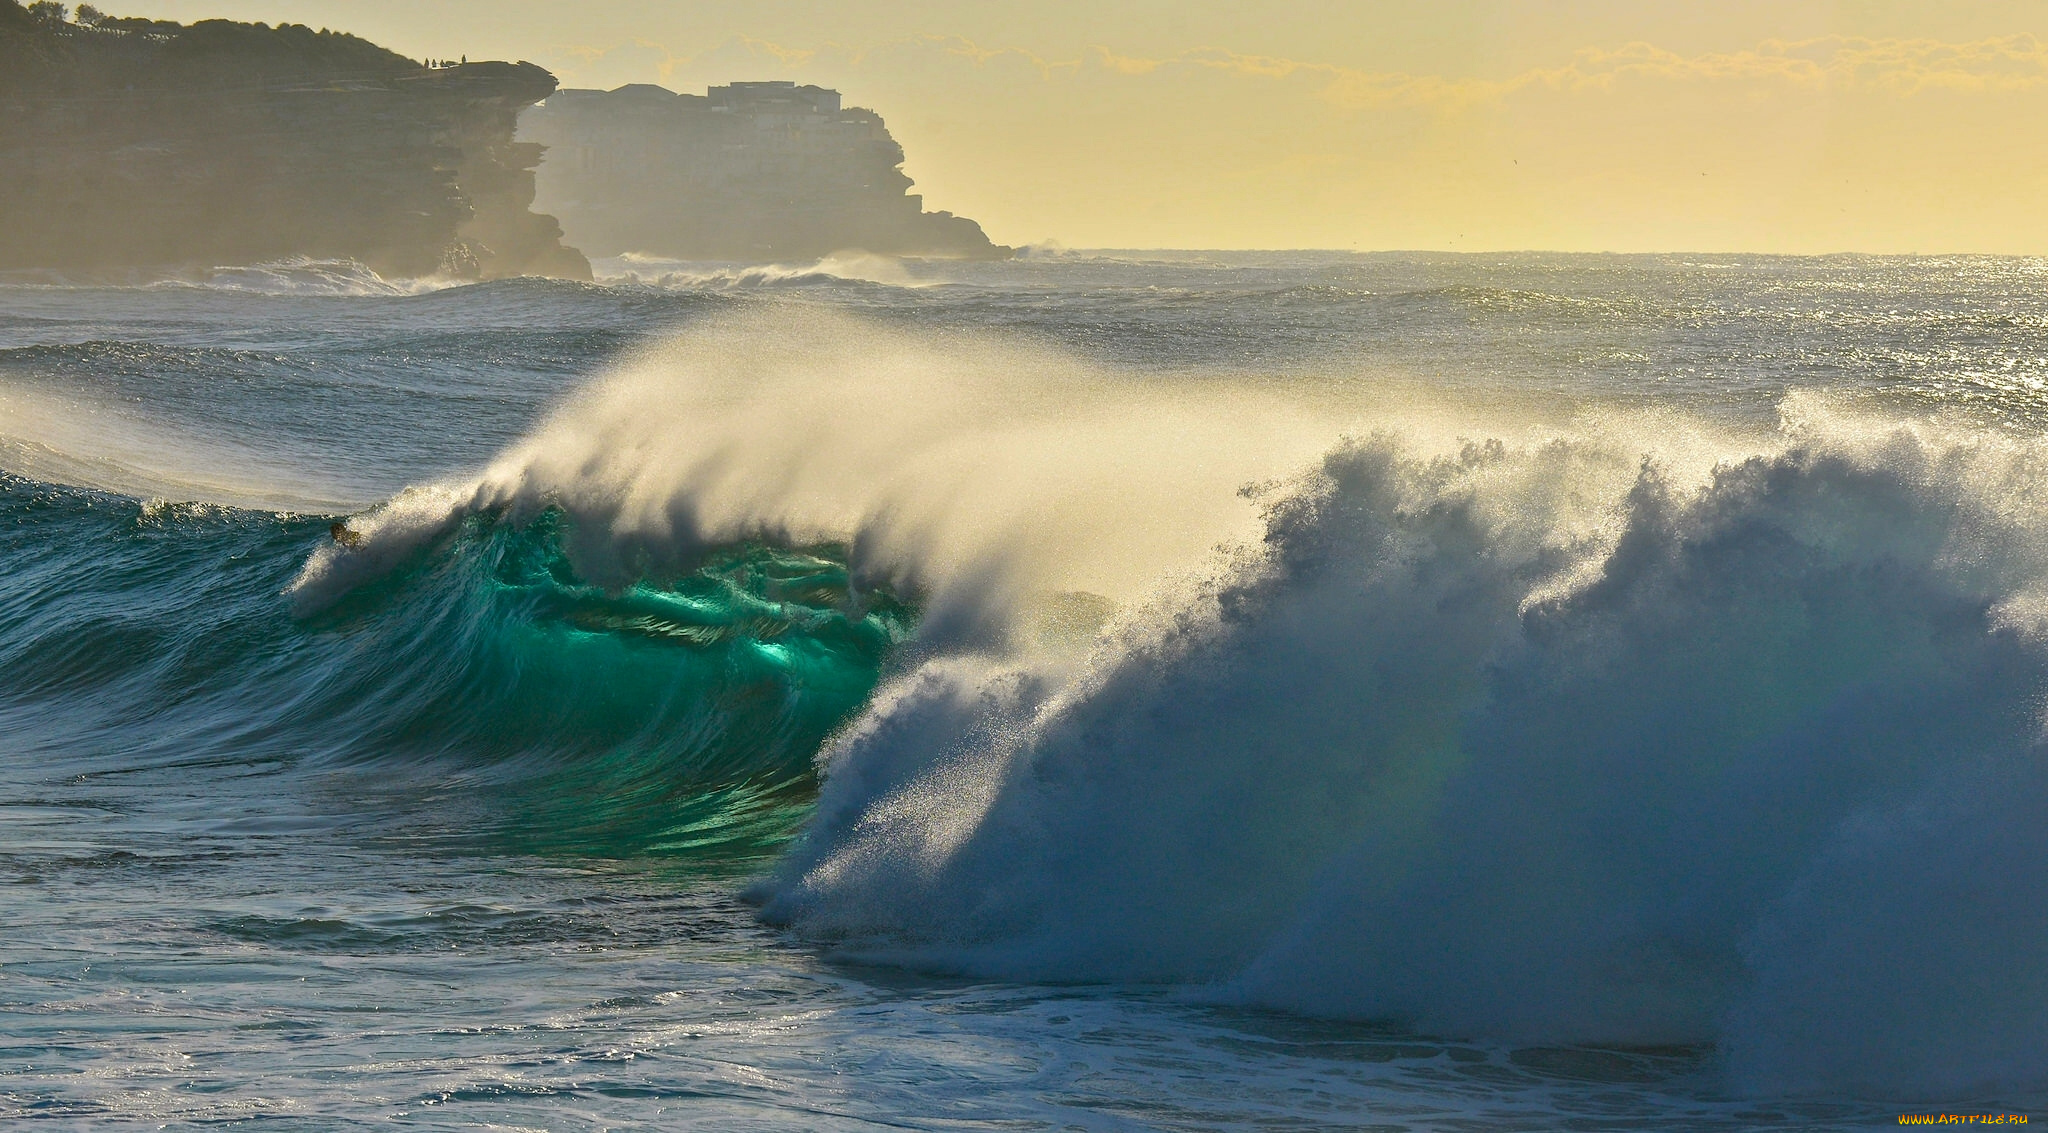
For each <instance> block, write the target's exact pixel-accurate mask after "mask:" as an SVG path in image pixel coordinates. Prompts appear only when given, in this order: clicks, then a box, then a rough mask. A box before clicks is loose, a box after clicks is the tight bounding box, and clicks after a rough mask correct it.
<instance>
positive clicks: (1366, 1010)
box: [289, 311, 2048, 1096]
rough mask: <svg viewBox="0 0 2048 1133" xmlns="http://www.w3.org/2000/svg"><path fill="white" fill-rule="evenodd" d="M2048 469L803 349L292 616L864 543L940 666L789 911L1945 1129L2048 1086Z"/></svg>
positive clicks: (476, 507)
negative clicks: (1679, 1059)
mask: <svg viewBox="0 0 2048 1133" xmlns="http://www.w3.org/2000/svg"><path fill="white" fill-rule="evenodd" d="M2044 472H2048V449H2044V448H2043V447H2042V446H2041V445H2039V444H2036V443H2032V442H2026V441H2019V440H2014V439H2011V438H2009V437H2003V436H1997V435H1992V434H1990V433H1986V432H1982V431H1976V430H1973V429H1971V428H1969V427H1966V426H1963V425H1951V424H1943V423H1941V422H1935V421H1927V420H1887V419H1880V418H1874V417H1870V416H1867V415H1866V416H1857V415H1852V414H1850V413H1847V412H1846V411H1838V410H1837V409H1835V408H1834V407H1832V406H1831V405H1830V404H1829V403H1828V402H1827V400H1826V399H1825V398H1821V397H1817V396H1813V395H1800V396H1796V397H1794V398H1792V399H1789V400H1788V401H1786V402H1785V404H1784V405H1783V407H1782V417H1781V420H1780V421H1779V422H1778V424H1777V425H1776V426H1775V427H1771V428H1764V429H1759V430H1757V431H1756V432H1754V433H1753V434H1750V435H1743V436H1738V435H1727V434H1721V433H1716V432H1715V431H1713V430H1710V429H1708V428H1707V427H1705V426H1704V425H1701V424H1699V423H1697V422H1693V421H1690V420H1688V419H1687V418H1685V417H1684V416H1683V415H1681V414H1670V415H1664V416H1652V415H1649V414H1644V413H1640V412H1635V413H1623V412H1607V411H1601V410H1599V409H1598V408H1597V407H1582V408H1581V409H1580V410H1579V411H1578V412H1577V413H1576V415H1572V416H1569V417H1568V419H1566V420H1564V421H1563V422H1562V423H1559V424H1552V425H1546V426H1542V427H1535V426H1529V425H1526V424H1523V425H1509V424H1504V423H1503V422H1500V421H1497V420H1493V421H1490V420H1488V419H1487V418H1486V417H1485V416H1484V415H1483V413H1481V412H1479V411H1475V410H1473V409H1471V408H1470V407H1460V406H1453V405H1440V404H1439V405H1432V404H1429V403H1428V402H1427V401H1426V400H1416V399H1414V398H1413V397H1412V396H1411V397H1410V398H1409V399H1408V400H1405V401H1402V402H1400V403H1392V402H1389V403H1386V404H1379V405H1367V406H1363V407H1360V406H1356V405H1353V406H1349V407H1344V408H1343V409H1341V410H1340V409H1336V408H1333V407H1331V406H1329V405H1316V404H1312V403H1310V402H1309V401H1307V400H1305V399H1302V398H1293V397H1289V396H1285V395H1283V394H1281V393H1275V392H1273V391H1271V390H1268V389H1265V388H1263V387H1261V386H1259V385H1258V384H1257V383H1252V382H1240V383H1236V384H1231V385H1220V384H1214V383H1212V384H1209V385H1205V386H1202V387H1200V388H1180V387H1175V386H1173V385H1172V383H1168V382H1161V381H1157V380H1152V381H1146V380H1140V379H1133V378H1128V377H1119V376H1118V375H1115V374H1111V373H1105V372H1101V371H1095V370H1091V369H1090V368H1089V367H1087V366H1086V365H1085V364H1082V363H1079V362H1076V361H1075V360H1073V359H1071V358H1065V357H1060V356H1057V355H1054V354H1051V353H1049V352H1045V351H1041V350H1037V349H1035V348H1031V347H1028V346H1024V345H1020V344H1018V343H1015V342H1002V341H992V340H989V339H986V338H974V337H968V336H962V337H960V338H958V339H954V340H947V341H942V342H936V343H934V342H933V341H931V340H929V339H928V338H927V339H918V338H915V337H912V336H909V335H902V334H896V333H893V332H885V331H881V330H877V329H876V328H874V327H871V326H865V325H862V324H858V323H855V322H852V321H849V320H846V319H843V318H839V317H836V316H830V315H827V314H823V313H819V312H807V313H799V312H791V311H769V312H755V313H753V314H749V315H745V316H742V317H740V318H737V319H731V320H726V321H724V322H720V323H712V324H706V325H705V326H703V327H700V328H698V330H697V331H695V332H693V333H692V334H691V335H690V336H688V337H686V338H683V339H680V340H677V341H675V342H673V343H670V344H668V345H666V346H664V347H661V348H659V349H657V350H654V351H651V352H649V353H648V354H647V355H645V356H644V357H642V358H640V359H638V360H637V361H635V362H633V363H630V364H628V365H627V366H625V367H624V368H622V370H621V371H620V372H619V373H618V374H617V375H615V376H614V377H613V378H611V379H609V380H608V381H607V382H605V383H602V384H600V385H599V386H598V387H596V388H594V389H592V390H590V391H588V392H587V393H586V394H585V395H583V396H582V397H580V398H578V399H575V400H573V401H572V402H571V403H569V404H567V405H565V406H564V407H563V409H562V410H561V411H560V412H559V413H558V414H557V415H556V416H555V417H554V418H553V419H552V420H550V421H549V422H547V423H546V424H544V425H543V426H542V427H541V428H539V429H537V430H536V431H535V432H534V433H533V434H532V435H531V436H530V437H529V438H528V439H527V440H526V441H524V442H521V443H520V444H518V445H515V446H514V447H513V448H511V449H509V450H507V452H506V453H504V454H503V456H502V457H501V458H500V459H499V460H498V461H497V462H495V463H494V464H493V465H492V466H491V467H490V468H488V469H487V470H485V471H484V472H483V473H482V474H481V475H480V476H478V477H476V478H474V479H472V480H467V481H462V482H455V483H449V484H443V485H439V486H430V487H425V488H421V489H417V490H414V491H412V492H410V493H407V494H405V495H402V496H400V497H398V498H395V499H394V500H392V501H390V502H389V503H387V504H386V505H384V506H383V507H381V508H380V509H377V510H374V511H372V512H370V513H367V514H365V515H363V516H360V517H357V518H356V519H355V520H352V521H351V522H352V525H353V526H352V528H351V530H352V532H354V534H353V535H352V536H351V540H352V541H353V543H354V545H353V546H343V545H341V544H338V543H337V544H330V545H327V546H323V547H322V548H321V549H320V550H318V551H316V552H315V553H314V554H313V555H312V556H311V557H310V558H309V559H308V560H307V561H306V563H305V564H304V566H303V568H302V569H301V570H300V572H299V574H298V576H297V577H296V579H295V580H294V581H293V582H292V584H291V586H290V588H289V589H290V593H291V595H292V598H293V601H294V602H295V603H296V605H297V607H298V609H299V610H300V612H301V614H302V615H303V616H305V617H309V618H322V617H333V616H336V615H335V613H334V611H337V610H343V609H346V608H347V606H348V603H350V602H354V601H358V600H360V595H361V594H363V593H365V592H372V591H374V590H375V589H376V588H377V587H378V586H381V585H384V584H385V583H384V582H383V581H382V580H384V579H386V578H387V577H388V576H389V575H390V573H391V572H392V571H394V570H397V569H399V566H400V564H403V563H407V562H413V561H416V559H417V556H418V555H419V554H420V553H421V550H420V549H421V548H422V547H427V546H435V545H441V544H443V543H444V542H445V541H446V540H448V539H450V538H452V537H455V536H454V534H453V533H456V532H460V531H464V530H469V529H471V528H473V527H474V526H475V525H478V524H483V525H485V526H487V527H488V528H490V529H491V530H498V529H504V530H513V531H519V530H527V529H528V528H529V527H530V526H531V525H533V524H535V523H559V524H560V526H559V528H557V529H556V530H557V531H558V536H559V546H560V550H561V562H562V563H563V564H564V567H563V569H564V570H567V571H569V572H571V573H572V574H573V576H574V577H576V578H578V579H585V580H589V582H588V583H587V584H586V585H590V586H593V587H597V588H599V591H603V592H605V593H613V592H617V588H619V587H621V586H631V585H637V583H636V582H635V581H634V580H639V579H647V578H661V577H676V576H678V572H684V571H688V570H693V569H701V567H702V564H704V563H705V562H707V561H710V560H709V559H707V556H711V557H712V558H715V557H716V555H717V554H719V553H722V552H720V550H719V549H721V548H733V547H760V548H801V547H807V546H823V545H829V546H833V547H838V548H843V562H844V564H845V568H844V569H845V574H844V582H843V586H842V587H841V589H840V590H839V591H837V592H836V593H837V596H836V597H835V598H834V599H833V601H832V603H829V604H828V605H829V606H830V608H831V609H833V610H836V611H838V613H837V614H835V615H834V616H837V617H840V618H842V619H850V620H849V621H848V624H854V623H855V622H859V621H860V620H861V619H862V618H865V617H867V616H869V615H868V614H867V613H866V610H867V607H866V605H865V603H866V602H867V601H868V600H869V599H868V597H867V596H869V595H873V594H878V593H884V594H904V595H915V596H916V597H917V600H918V602H919V606H920V615H919V616H920V621H919V628H918V630H917V631H916V633H915V634H913V635H911V636H909V637H908V638H907V639H904V640H901V641H896V640H895V639H894V638H891V639H889V640H890V641H892V642H894V643H893V644H889V645H888V646H887V648H886V654H887V656H886V657H884V656H883V655H882V652H883V651H876V652H873V653H864V654H863V655H862V656H864V657H871V658H873V660H872V667H871V668H867V669H864V670H862V671H866V672H870V673H879V674H880V676H881V678H882V683H881V685H880V686H879V688H878V689H877V690H876V691H875V692H874V694H873V696H872V699H871V700H869V701H868V702H867V704H866V707H865V708H864V709H863V710H861V711H859V712H858V714H857V715H854V716H853V717H852V718H851V719H850V720H849V721H848V722H847V723H845V724H844V725H842V726H840V727H838V728H837V730H836V731H833V732H832V733H831V735H830V738H829V740H825V741H823V742H822V747H821V751H820V754H819V755H818V767H819V769H820V772H821V776H822V787H821V794H820V796H819V798H818V802H817V805H816V811H815V814H814V815H813V816H812V818H811V820H810V826H809V830H808V833H807V834H806V835H805V836H804V838H803V840H802V841H801V842H800V843H799V844H798V846H797V847H796V848H795V849H794V850H793V851H792V852H791V853H790V854H789V856H788V857H787V858H786V859H785V860H784V861H783V863H782V864H781V866H780V867H779V868H778V869H777V871H776V872H775V874H774V875H773V876H772V877H771V878H769V879H768V880H766V881H765V882H763V883H761V884H760V885H759V887H758V888H757V890H756V891H755V894H754V895H755V897H756V898H757V899H758V900H759V901H760V902H761V903H762V906H763V914H764V916H766V917H767V918H768V919H770V920H771V921H774V922H776V923H780V924H784V925H788V926H791V927H793V928H794V929H795V930H797V931H798V932H801V933H803V934H806V935H808V936H811V937H813V938H816V939H818V940H821V941H826V942H830V943H831V944H832V945H833V946H835V947H836V948H837V949H839V950H841V952H842V953H843V954H845V955H848V956H851V957H858V958H861V959H865V960H879V961H885V962H891V963H900V964H908V965H915V966H919V967H926V968H934V969H942V970H949V971H957V972H964V973H973V974H977V975H985V976H998V977H1012V978H1026V979H1034V980H1112V981H1164V982H1168V983H1173V984H1179V985H1183V986H1184V987H1186V988H1187V989H1188V990H1189V994H1193V995H1197V996H1200V997H1204V998H1210V999H1214V1000H1217V1001H1220V1002H1228V1003H1236V1004H1248V1005H1258V1006H1266V1007H1277V1008H1284V1009H1287V1010H1292V1011H1300V1012H1307V1013H1311V1014H1317V1015H1327V1016H1338V1017H1359V1018H1397V1019H1402V1020H1406V1021H1407V1022H1409V1023H1411V1024H1413V1025H1414V1026H1417V1027H1420V1028H1423V1029H1425V1030H1429V1031H1433V1032H1439V1033H1449V1034H1458V1035H1466V1036H1477V1037H1492V1038H1502V1039H1509V1040H1515V1041H1543V1042H1560V1041H1563V1042H1571V1041H1588V1042H1606V1043H1644V1044H1667V1043H1711V1044H1715V1045H1716V1046H1717V1047H1718V1048H1719V1051H1720V1053H1721V1057H1722V1058H1723V1059H1724V1060H1725V1063H1726V1065H1727V1068H1728V1070H1729V1073H1730V1074H1731V1075H1732V1078H1733V1080H1734V1081H1736V1082H1737V1083H1739V1084H1740V1085H1742V1086H1743V1087H1744V1088H1745V1089H1748V1090H1753V1091H1758V1092H1766V1093H1788V1092H1789V1093H1801V1092H1831V1093H1840V1092H1845V1091H1846V1092H1852V1093H1858V1094H1863V1095H1871V1096H1879V1095H1881V1096H1934V1095H1943V1096H1954V1095H1955V1094H1956V1092H1958V1091H1966V1090H1972V1089H1980V1088H1994V1087H1998V1086H2001V1085H2016V1084H2025V1085H2039V1084H2040V1083H2042V1082H2043V1081H2044V1080H2048V985H2043V984H2042V982H2041V981H2040V980H2039V978H2038V976H2037V972H2038V968H2039V964H2038V963H2037V960H2038V953H2039V948H2040V945H2041V943H2042V941H2043V940H2044V939H2048V922H2044V918H2048V913H2044V912H2043V907H2042V904H2041V902H2040V900H2039V897H2040V894H2041V893H2043V892H2048V835H2044V834H2043V833H2042V832H2041V831H2042V826H2041V824H2040V822H2039V818H2038V816H2039V814H2040V813H2041V811H2042V808H2043V805H2044V804H2048V763H2044V760H2043V756H2044V754H2048V753H2044V750H2043V746H2042V732H2041V729H2042V719H2041V705H2042V703H2043V700H2042V697H2043V694H2044V692H2048V687H2044V681H2048V652H2044V649H2048V642H2044V640H2043V634H2044V632H2048V499H2044V497H2043V494H2042V491H2041V489H2040V488H2039V487H2038V485H2040V484H2042V483H2044V482H2048V481H2044V478H2043V473H2044ZM1247 484H1250V485H1253V487H1252V488H1250V489H1248V490H1246V491H1244V492H1242V493H1241V492H1240V489H1241V488H1243V486H1244V485H1247ZM1246 496H1249V502H1248V501H1247V499H1246ZM549 517H557V518H549ZM606 588H610V589H606ZM597 592H598V591H593V592H592V593H593V594H595V593H597ZM592 600H596V599H594V598H593V599H592ZM821 608H822V607H821ZM635 609H637V607H635ZM607 616H611V615H607ZM637 616H639V615H638V614H637V613H621V614H618V615H617V616H616V618H615V619H614V620H618V619H624V620H625V621H630V620H631V619H632V618H633V617H637ZM608 624H609V623H608ZM621 624H623V623H621ZM884 636H885V637H886V636H887V635H886V634H885V635H884ZM875 640H877V641H880V640H882V639H881V638H877V639H875ZM567 671H569V670H567V669H564V670H563V672H565V673H566V672H567ZM593 687H594V686H593ZM434 711H439V709H438V708H437V709H435V710H434ZM431 717H432V713H431V712H428V711H425V710H423V711H422V712H421V713H418V714H416V715H415V716H414V717H413V718H415V719H419V720H426V719H430V718H431ZM660 719H661V720H662V721H663V723H662V724H661V725H660V726H661V727H673V728H679V729H685V730H687V728H688V727H689V726H690V725H689V724H687V722H686V721H684V720H683V719H682V718H680V717H672V716H667V715H664V716H661V717H660ZM650 726H652V725H650ZM816 734H818V735H821V736H822V735H823V734H824V733H823V732H822V731H819V732H817V733H816ZM781 750H789V749H781Z"/></svg>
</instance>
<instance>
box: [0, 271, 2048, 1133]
mask: <svg viewBox="0 0 2048 1133" xmlns="http://www.w3.org/2000/svg"><path fill="white" fill-rule="evenodd" d="M600 266H601V267H605V266H606V265H600ZM868 266H869V267H870V268H873V269H874V270H871V271H868V272H866V273H865V274H868V275H870V276H872V278H850V277H849V276H848V275H846V274H834V271H835V270H837V271H839V272H842V273H843V272H846V271H848V270H849V269H848V268H847V267H846V266H844V265H825V266H823V267H817V268H809V269H805V268H797V269H789V270H776V271H760V270H743V269H731V270H714V269H705V268H701V267H691V266H688V265H649V264H648V263H646V262H645V261H635V262H633V263H630V264H614V265H609V268H608V270H610V271H611V272H612V273H613V274H612V276H611V278H610V279H609V280H608V281H606V282H601V283H600V284H599V285H596V286H584V285H575V284H562V283H554V282H543V281H532V280H518V281H509V282H504V283H496V284H486V285H474V286H461V287H451V288H442V289H437V288H435V287H432V286H429V285H425V284H419V285H415V284H409V283H390V282H387V281H382V280H377V279H375V277H372V276H368V275H367V274H366V273H363V272H361V271H360V270H359V269H352V268H348V267H347V266H346V265H310V264H299V265H274V266H270V267H266V268H263V269H260V270H237V271H232V272H221V273H216V274H214V275H212V276H211V277H207V278H194V279H189V280H184V281H180V282H176V283H172V284H157V285H151V286H141V287H122V288H107V287H96V286H84V285H79V284H78V283H76V282H75V281H74V282H70V283H65V282H63V281H51V280H27V279H19V280H15V281H12V282H9V283H6V284H4V285H0V470H4V471H0V562H4V563H5V569H4V571H0V815H4V818H0V894H4V898H0V900H4V904H0V909H4V910H5V913H6V924H7V925H8V932H7V933H5V934H4V938H0V1115H5V1116H6V1117H7V1118H8V1119H9V1120H10V1121H20V1120H37V1121H40V1122H43V1123H46V1124H54V1125H56V1126H78V1127H94V1128H98V1127H106V1126H110V1125H113V1126H119V1125H123V1124H133V1125H138V1126H142V1125H147V1126H151V1127H162V1126H169V1127H186V1126H193V1125H201V1124H206V1125H218V1124H223V1123H227V1124H234V1123H247V1124H251V1125H269V1126H274V1127H278V1128H349V1127H354V1126H356V1125H372V1124H375V1125H385V1124H400V1125H416V1126H423V1127H433V1128H440V1127H450V1128H469V1127H514V1128H546V1129H618V1128H649V1129H657V1128H659V1129H667V1128H679V1127H681V1128H698V1127H701V1128H707V1129H751V1128H760V1129H821V1128H822V1129H857V1128H871V1127H890V1128H903V1127H909V1128H969V1127H972V1128H981V1127H995V1126H1000V1127H1004V1128H1059V1129H1064V1128H1084V1129H1212V1128H1300V1129H1316V1128H1351V1127H1375V1128H1390V1129H1392V1128H1403V1129H1454V1128H1455V1129H1554V1128H1588V1129H1592V1128H1600V1129H1634V1128H1644V1129H1672V1128H1692V1129H1703V1130H1704V1129H1744V1128H1786V1129H1790V1128H1799V1129H1808V1128H1862V1127H1865V1126H1868V1125H1872V1124H1885V1123H1888V1122H1891V1123H1895V1119H1896V1115H1897V1114H1898V1113H1900V1112H1920V1111H1939V1110H1943V1109H1946V1110H1948V1111H1950V1112H2019V1113H2024V1112H2027V1110H2028V1107H2029V1105H2030V1103H2033V1102H2039V1101H2041V1100H2042V1099H2043V1098H2044V1097H2048V1095H2044V1093H2043V1092H2042V1091H2043V1090H2044V1088H2048V1024H2044V1022H2043V1020H2044V1019H2048V993H2044V991H2043V989H2044V988H2048V980H2044V979H2043V978H2042V976H2043V972H2044V968H2043V966H2042V960H2041V956H2042V952H2041V948H2042V946H2043V944H2044V941H2048V925H2044V921H2043V919H2042V918H2043V915H2044V914H2043V913H2042V911H2041V910H2042V908H2043V907H2044V906H2043V905H2042V904H2041V902H2040V900H2039V897H2040V895H2041V893H2042V892H2043V891H2044V889H2048V839H2044V838H2043V837H2042V835H2041V834H2040V833H2039V829H2040V826H2039V823H2038V821H2037V820H2036V818H2035V816H2037V815H2038V813H2039V807H2038V804H2039V803H2040V802H2042V801H2048V772H2044V771H2043V770H2042V768H2043V767H2044V766H2048V764H2043V763H2042V761H2041V758H2040V757H2041V749H2040V743H2039V734H2040V719H2039V705H2040V704H2041V703H2042V694H2043V692H2044V691H2048V688H2044V678H2048V652H2044V645H2043V641H2042V636H2043V630H2042V628H2041V627H2042V626H2043V625H2048V618H2044V617H2043V616H2042V615H2040V614H2039V613H2038V611H2040V610H2042V609H2048V606H2044V605H2043V604H2042V603H2043V602H2044V601H2048V537H2044V536H2048V507H2044V505H2048V499H2044V498H2042V497H2041V493H2040V491H2039V490H2038V489H2037V488H2036V487H2035V485H2036V484H2037V483H2039V482H2041V481H2040V479H2039V473H2040V472H2041V471H2042V470H2043V468H2044V457H2048V448H2044V447H2043V446H2042V444H2041V438H2040V432H2039V431H2040V425H2041V422H2042V420H2043V417H2042V414H2043V412H2044V410H2048V290H2044V289H2043V287H2042V285H2041V280H2042V278H2043V276H2042V266H2041V265H2039V264H2037V263H2034V262H2032V261H2016V260H1991V259H1967V260H1932V259H1929V260H1895V259H1822V260H1796V259H1770V258H1742V257H1719V258H1712V259H1705V260H1688V259H1683V258H1656V257H1631V258H1619V257H1545V256H1522V257H1419V256H1411V257H1404V256H1342V255H1334V254H1332V255H1279V254H1273V255H1253V254H1216V255H1197V254H1188V255H1174V256H1147V255H1140V254H1129V255H1065V256H1054V257H1040V258H1035V259H1024V260H1020V261H1017V262H1014V263H1010V264H995V265H936V264H917V263H910V264H884V265H880V266H879V267H877V266H876V265H872V264H870V265H868ZM629 270H630V271H631V272H632V273H634V275H633V276H632V277H630V278H629V277H627V276H626V275H624V274H623V273H625V272H627V271H629ZM1240 489H1245V491H1244V493H1243V494H1240ZM337 522H341V523H344V524H346V527H345V528H344V529H343V533H342V535H341V537H340V538H339V539H337V537H336V536H335V535H334V534H332V533H331V526H332V525H333V524H335V523H337Z"/></svg>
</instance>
